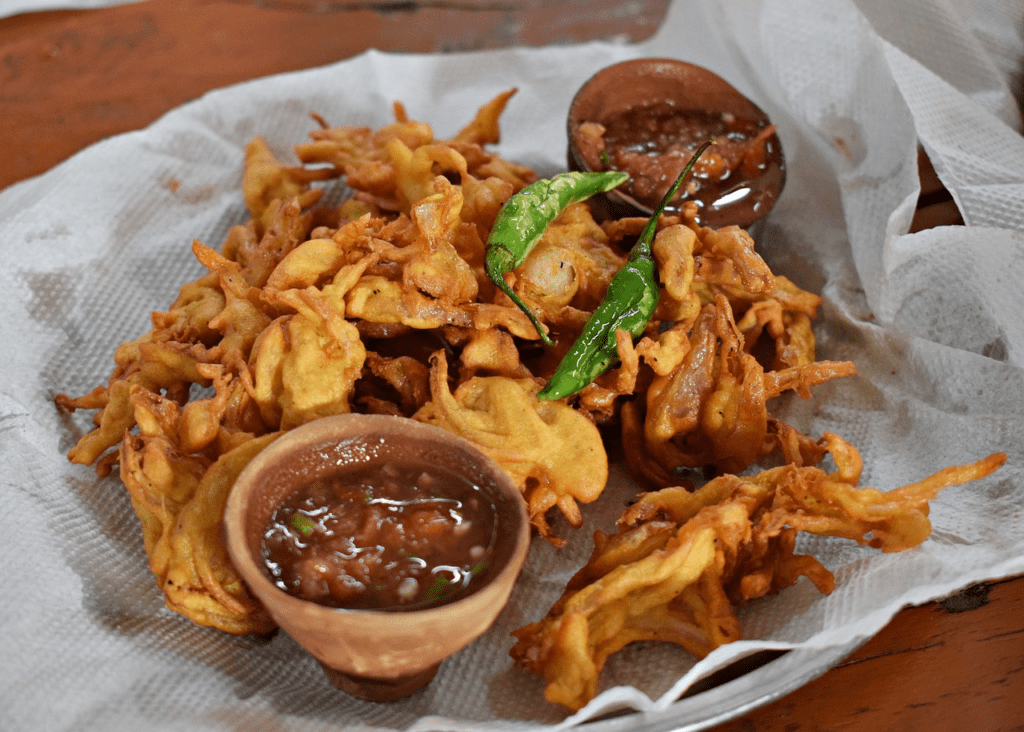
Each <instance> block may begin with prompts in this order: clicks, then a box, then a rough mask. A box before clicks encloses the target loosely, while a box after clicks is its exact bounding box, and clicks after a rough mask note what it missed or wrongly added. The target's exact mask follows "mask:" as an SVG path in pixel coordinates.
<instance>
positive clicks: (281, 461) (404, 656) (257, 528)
mask: <svg viewBox="0 0 1024 732" xmlns="http://www.w3.org/2000/svg"><path fill="white" fill-rule="evenodd" d="M394 463H402V464H410V463H411V464H414V465H415V464H422V465H424V466H432V467H436V466H442V467H445V468H448V469H450V470H453V471H455V472H457V473H459V474H461V475H463V476H465V477H466V478H468V479H469V480H470V481H471V482H473V483H474V484H475V485H477V486H478V487H479V488H480V490H481V491H483V492H485V493H486V494H487V495H488V496H489V497H490V498H491V499H492V501H493V503H494V506H495V509H496V512H497V515H496V518H497V521H498V527H499V529H498V530H499V532H500V533H499V535H498V536H499V538H498V541H497V542H496V545H495V548H494V551H493V553H492V555H491V557H490V560H489V569H488V573H487V575H484V576H483V577H481V579H482V580H483V582H482V584H481V585H480V586H479V587H478V588H477V589H476V590H475V591H474V592H472V593H471V594H468V595H466V596H464V597H462V598H460V599H456V600H453V601H451V602H449V603H448V604H440V605H436V606H428V607H425V608H420V609H409V610H363V609H358V610H352V609H337V608H333V607H329V606H326V605H321V604H318V603H315V602H311V601H307V600H303V599H300V598H298V597H295V596H293V595H290V594H288V593H287V592H285V591H284V590H282V589H280V588H278V587H277V586H276V585H275V584H274V583H273V581H272V580H271V577H270V574H269V572H268V571H267V569H266V568H265V564H264V559H263V554H262V539H263V532H264V530H265V527H266V526H267V524H268V522H269V521H270V520H271V517H272V515H273V513H274V510H275V509H276V508H277V507H278V505H280V504H281V503H282V501H283V500H284V499H285V498H286V497H288V496H289V495H291V494H292V493H293V492H294V491H296V490H297V489H299V488H300V487H302V486H303V485H305V484H308V483H309V482H311V481H313V480H316V479H317V478H322V477H325V476H328V475H337V474H338V473H339V472H341V473H342V474H343V473H344V471H345V469H346V468H347V467H353V466H367V465H375V464H381V465H385V464H394ZM224 528H225V531H226V535H227V546H228V552H229V555H230V557H231V560H232V562H233V563H234V565H235V567H236V568H237V570H238V572H239V573H240V574H241V575H242V578H243V580H244V581H245V583H246V584H247V585H248V587H249V588H250V590H251V591H252V592H253V593H254V594H255V595H256V597H257V598H259V600H260V601H261V602H262V603H263V604H264V606H265V607H266V608H267V610H268V612H269V613H270V615H271V616H272V617H273V618H274V620H275V621H276V622H277V623H278V625H280V626H281V628H282V629H283V630H284V631H285V632H287V633H288V635H290V636H291V637H292V638H293V639H295V641H297V642H298V643H299V644H300V645H301V646H302V647H303V648H305V649H306V650H307V651H308V652H309V653H310V654H311V655H312V656H313V657H314V658H316V659H317V660H318V661H319V662H320V664H321V666H322V667H323V669H324V672H325V673H326V675H327V677H328V679H329V680H330V681H331V682H332V683H333V684H334V685H335V686H337V687H338V688H340V689H342V690H343V691H346V692H348V693H349V694H352V695H353V696H356V697H360V698H363V699H371V700H375V701H384V700H389V699H399V698H402V697H405V696H408V695H410V694H412V693H414V692H415V691H417V690H419V689H420V688H422V687H424V686H425V685H426V684H428V683H429V682H430V680H431V679H432V678H433V677H434V674H435V673H436V671H437V669H438V666H439V665H440V663H441V661H442V660H444V659H445V658H447V657H448V656H450V655H452V654H453V653H455V652H456V651H458V650H459V649H461V648H463V647H464V646H466V645H468V644H469V643H470V642H472V641H473V640H474V639H476V638H477V637H479V636H480V635H481V634H483V633H484V631H486V630H487V628H488V627H490V625H491V624H492V623H493V622H494V620H495V618H496V617H497V615H498V613H499V612H500V611H501V609H502V608H503V607H504V605H505V604H506V602H507V600H508V597H509V594H510V593H511V591H512V586H513V584H514V583H515V581H516V578H517V577H518V575H519V572H520V570H521V569H522V566H523V562H524V561H525V559H526V554H527V549H528V546H529V541H530V527H529V521H528V518H527V513H526V507H525V502H524V501H523V499H522V496H521V495H520V493H519V490H518V488H517V486H516V485H515V484H514V483H513V482H512V480H511V478H509V476H508V474H507V473H505V472H504V471H503V470H502V469H501V468H500V467H498V465H497V464H496V463H495V462H494V461H493V460H491V459H490V458H488V457H487V456H485V455H484V454H483V453H482V452H480V450H478V449H477V448H476V447H475V446H474V445H472V444H471V443H469V442H468V441H466V440H464V439H462V438H461V437H458V436H456V435H453V434H451V433H449V432H446V431H444V430H442V429H440V428H438V427H434V426H432V425H427V424H423V423H420V422H415V421H413V420H410V419H405V418H401V417H389V416H380V415H355V414H345V415H339V416H334V417H324V418H322V419H318V420H315V421H313V422H310V423H308V424H305V425H302V426H300V427H297V428H295V429H294V430H291V431H289V432H287V433H285V434H284V435H282V436H281V437H280V438H278V439H277V440H276V441H274V442H273V443H271V444H270V445H269V446H268V447H267V448H265V449H264V450H263V451H262V452H261V453H259V454H258V455H257V456H256V458H255V459H254V460H253V461H252V462H251V463H250V464H249V465H248V466H247V467H246V468H245V470H243V471H242V473H241V475H239V477H238V479H237V481H236V482H235V485H234V487H233V489H232V491H231V494H230V495H229V497H228V501H227V506H226V510H225V515H224Z"/></svg>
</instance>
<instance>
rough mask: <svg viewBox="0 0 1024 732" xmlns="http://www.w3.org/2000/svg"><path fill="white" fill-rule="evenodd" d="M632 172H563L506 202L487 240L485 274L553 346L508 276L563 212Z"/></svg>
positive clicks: (612, 186)
mask: <svg viewBox="0 0 1024 732" xmlns="http://www.w3.org/2000/svg"><path fill="white" fill-rule="evenodd" d="M627 178H629V174H628V173H623V172H619V171H610V172H604V173H592V172H582V173H579V172H573V173H559V174H558V175H556V176H554V177H552V178H546V179H542V180H538V181H536V182H534V183H531V184H530V185H528V186H526V187H525V188H523V189H522V190H521V191H519V192H518V193H516V194H515V195H514V196H512V198H510V199H509V200H508V201H506V202H505V205H504V206H502V208H501V210H500V211H499V212H498V217H497V218H496V219H495V221H494V226H493V227H491V233H490V235H489V236H488V237H487V250H486V253H485V254H484V271H486V272H487V276H488V277H490V278H491V280H493V281H494V284H495V285H497V286H498V289H499V290H501V291H502V292H504V293H505V294H506V295H508V296H509V297H510V298H511V299H512V302H514V303H515V304H516V305H518V306H519V309H520V310H522V311H523V312H524V313H526V316H527V317H528V318H529V319H530V322H531V323H533V327H534V328H536V329H537V333H538V334H540V337H541V340H542V341H544V342H545V343H547V344H548V345H551V339H550V338H549V337H548V334H547V332H546V331H545V330H544V326H543V325H541V323H540V321H539V320H538V319H537V316H536V315H534V313H533V312H532V311H531V310H530V308H529V307H527V305H526V303H525V302H523V301H522V299H521V298H520V297H519V295H517V294H516V293H515V292H513V291H512V288H511V287H509V286H508V283H506V282H505V274H506V273H508V272H511V271H512V270H514V269H516V268H517V267H519V266H520V265H522V263H523V262H525V261H526V257H527V256H529V254H530V252H531V251H533V248H534V247H535V246H537V242H538V241H540V238H541V236H543V235H544V230H545V229H547V226H548V224H549V223H551V222H552V221H553V220H554V219H555V218H556V217H557V216H558V215H559V214H560V213H562V211H564V210H565V209H566V208H567V207H568V206H570V205H571V204H574V203H579V202H581V201H585V200H587V199H588V198H590V197H591V196H594V195H596V194H598V193H605V192H607V191H610V190H611V189H612V188H614V187H615V186H617V185H619V184H621V183H623V182H625V180H626V179H627Z"/></svg>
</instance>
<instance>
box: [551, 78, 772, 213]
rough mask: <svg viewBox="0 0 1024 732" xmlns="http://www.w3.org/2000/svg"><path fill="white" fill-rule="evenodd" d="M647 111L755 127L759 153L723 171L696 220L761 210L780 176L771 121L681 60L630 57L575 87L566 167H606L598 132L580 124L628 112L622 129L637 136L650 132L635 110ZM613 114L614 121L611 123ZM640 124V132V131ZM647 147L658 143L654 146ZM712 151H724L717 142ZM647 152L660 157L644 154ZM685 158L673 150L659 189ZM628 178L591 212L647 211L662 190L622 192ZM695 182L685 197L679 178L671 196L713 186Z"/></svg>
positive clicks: (769, 203) (675, 207) (606, 122)
mask: <svg viewBox="0 0 1024 732" xmlns="http://www.w3.org/2000/svg"><path fill="white" fill-rule="evenodd" d="M644 110H647V111H644ZM650 110H658V111H659V114H661V119H663V120H664V119H665V118H666V116H671V117H676V118H677V119H679V120H682V119H696V118H701V119H703V120H705V121H707V120H723V121H728V122H729V124H731V125H738V126H743V127H744V128H746V129H748V130H751V129H759V130H761V131H762V132H763V134H761V135H760V137H759V138H758V143H757V145H759V146H760V145H763V151H762V152H759V153H758V154H757V156H756V158H750V159H748V160H747V162H745V163H744V167H743V169H742V170H741V169H740V168H735V169H733V172H732V174H731V176H730V177H729V178H726V181H725V182H724V183H723V184H722V186H721V190H719V191H718V193H716V194H714V197H712V198H711V200H707V201H701V202H700V203H699V206H700V207H699V208H698V222H699V223H701V224H702V225H705V226H711V227H713V228H721V227H723V226H727V225H730V224H735V225H737V226H741V227H743V228H746V229H749V228H750V227H751V225H753V224H754V223H755V222H758V221H760V220H761V219H763V218H764V217H765V216H767V215H768V212H769V211H771V209H772V207H773V206H774V205H775V202H776V200H777V199H778V197H779V195H780V194H781V193H782V188H783V185H784V184H785V181H786V165H785V160H784V158H783V154H782V144H781V142H780V141H779V137H778V135H777V134H775V132H774V129H773V128H772V127H771V121H770V120H769V119H768V116H767V115H766V114H765V113H764V112H763V111H762V110H761V109H760V108H759V107H758V106H757V105H756V104H754V103H753V102H752V101H750V100H749V99H747V98H746V97H745V96H743V95H742V94H740V92H738V91H737V90H736V89H735V88H733V86H732V85H730V84H729V83H728V82H726V81H725V80H724V79H722V78H721V77H719V76H717V75H716V74H714V73H712V72H711V71H708V70H707V69H704V68H701V67H700V66H695V65H693V64H689V63H686V62H684V61H677V60H675V59H668V58H643V59H635V60H632V61H624V62H622V63H618V64H614V65H612V66H609V67H607V68H604V69H602V70H601V71H598V72H597V73H596V74H594V75H593V76H592V77H591V78H590V79H589V80H588V81H587V82H586V83H585V84H584V85H583V86H582V87H581V88H580V90H579V91H578V92H577V93H576V96H575V97H574V98H573V101H572V104H571V106H570V108H569V116H568V125H567V132H568V138H569V149H568V164H569V168H570V169H571V170H607V169H608V166H607V164H606V163H605V162H604V161H603V160H602V158H601V153H602V149H603V145H604V138H603V137H600V141H599V140H597V139H595V136H594V134H593V130H594V128H593V126H592V125H590V124H588V123H596V124H598V125H601V126H602V127H611V126H618V128H619V129H620V130H622V129H623V124H624V123H623V122H622V121H621V120H622V119H623V115H631V117H630V122H629V123H628V127H627V128H628V129H631V130H633V132H631V133H630V134H631V135H633V136H634V137H635V138H636V139H644V137H645V135H649V134H651V133H650V132H649V129H648V128H647V127H645V123H643V122H641V121H640V120H639V119H638V118H637V115H638V114H648V113H649V111H650ZM616 119H618V120H619V121H617V122H616ZM649 119H650V118H649V117H648V123H649ZM669 124H670V123H669ZM641 129H644V130H646V131H644V132H640V131H639V130H641ZM647 141H649V140H647ZM595 143H596V144H595ZM655 147H656V148H657V149H659V150H660V149H661V147H660V146H655ZM693 147H696V144H694V145H693ZM716 147H717V146H713V147H712V148H710V149H709V150H708V151H707V152H706V153H705V154H704V156H702V161H703V160H704V159H705V158H707V157H708V155H709V154H713V153H715V148H716ZM720 149H722V150H723V151H724V148H720ZM648 157H655V158H658V157H662V156H659V155H656V154H653V153H649V154H648ZM688 159H689V153H687V154H686V155H685V157H680V155H679V154H678V153H677V154H676V156H675V158H674V160H673V161H672V164H673V165H675V166H676V169H675V171H676V172H673V173H672V175H671V176H669V177H665V178H663V180H664V181H665V183H664V190H667V189H668V186H669V184H670V183H671V181H672V180H674V178H675V176H676V175H678V172H677V171H678V170H681V169H682V167H683V165H684V164H685V163H686V161H687V160H688ZM643 162H644V163H646V161H643ZM700 165H701V163H700V162H699V163H698V167H696V168H695V169H694V171H693V172H691V178H693V177H694V175H695V174H696V173H697V172H698V171H699V168H700ZM625 170H626V171H627V172H629V173H630V174H631V176H633V177H634V178H637V179H640V178H642V177H643V175H644V174H645V172H643V171H640V170H639V169H635V170H631V169H630V168H629V167H626V168H625ZM646 172H647V173H649V172H650V171H646ZM638 173H639V176H638ZM698 182H699V181H698ZM631 184H632V181H627V183H626V184H623V186H620V187H619V188H616V189H615V190H613V191H611V192H609V193H607V194H603V195H602V196H598V197H595V199H592V201H593V205H595V213H596V215H597V216H598V217H599V218H622V217H629V216H650V215H651V214H652V213H653V211H654V209H655V208H656V207H657V205H658V202H659V201H660V198H661V195H663V194H661V193H659V194H658V195H657V196H652V195H648V197H647V199H645V200H639V199H638V198H636V197H634V196H632V195H629V193H627V192H626V188H627V187H628V186H630V185H631ZM702 185H703V186H704V189H703V193H695V194H693V195H692V196H691V195H690V194H687V193H685V191H686V189H687V186H686V184H685V183H684V186H683V189H682V190H683V191H684V193H683V196H682V197H681V198H678V199H677V201H682V202H685V201H686V200H695V201H696V200H699V199H701V198H708V197H711V196H712V189H713V188H717V187H718V186H715V185H714V184H713V183H712V182H711V181H708V182H707V183H702ZM679 208H680V203H674V204H673V205H672V206H670V207H669V208H668V209H667V210H668V211H670V212H671V211H673V210H676V211H678V210H679Z"/></svg>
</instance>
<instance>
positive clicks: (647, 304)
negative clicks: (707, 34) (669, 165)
mask: <svg viewBox="0 0 1024 732" xmlns="http://www.w3.org/2000/svg"><path fill="white" fill-rule="evenodd" d="M711 144H713V143H712V142H710V141H709V142H706V143H704V144H703V145H701V147H700V148H699V149H698V150H697V152H696V153H695V154H694V156H693V157H692V158H691V159H690V162H689V163H687V164H686V167H685V168H683V172H682V173H680V174H679V177H678V178H676V181H675V183H673V184H672V187H671V188H669V190H668V193H666V194H665V197H664V198H663V199H662V200H661V203H660V204H659V205H658V208H657V209H655V211H654V214H653V215H652V216H651V218H650V219H648V221H647V224H646V225H645V226H644V228H643V231H641V232H640V238H639V239H638V240H637V242H636V244H634V245H633V248H632V249H631V250H630V252H629V258H628V259H627V260H626V264H625V265H624V266H623V267H622V269H620V270H619V271H618V272H616V273H615V276H614V277H612V280H611V282H609V283H608V290H607V291H606V292H605V295H604V298H603V299H602V300H601V303H600V304H599V305H598V306H597V309H596V310H594V312H593V313H591V315H590V317H589V318H588V319H587V322H586V324H585V325H584V326H583V331H582V332H581V333H580V335H579V338H577V339H576V342H575V343H573V345H572V348H570V349H569V351H568V353H566V354H565V356H563V357H562V360H561V362H560V363H559V364H558V368H557V369H555V373H554V374H553V375H552V376H551V379H550V380H549V381H548V383H547V385H546V386H545V387H544V388H543V389H542V390H541V391H540V393H539V394H537V398H538V399H561V398H563V397H568V396H572V395H573V394H575V393H577V392H578V391H580V390H581V389H583V388H584V387H585V386H587V384H589V383H590V382H592V381H593V380H594V379H596V378H597V377H598V376H600V375H601V374H603V373H604V372H605V371H607V370H608V368H609V367H611V365H612V364H613V363H615V362H616V361H617V360H618V348H617V346H616V342H615V333H616V332H617V331H619V330H625V331H628V332H629V333H630V334H631V335H632V336H633V337H634V338H636V337H637V336H638V335H640V334H641V333H643V332H644V329H645V328H646V327H647V324H648V323H649V322H650V321H651V317H652V316H653V315H654V311H655V309H656V308H657V307H658V269H657V263H656V262H655V261H654V253H653V251H652V250H651V242H653V241H654V233H655V231H657V228H658V221H659V219H660V218H661V215H662V214H663V213H664V212H665V207H666V206H667V205H668V203H669V201H671V200H672V198H673V197H674V196H675V195H676V191H678V190H679V186H681V185H682V183H683V179H684V178H686V175H687V174H688V173H689V172H690V169H691V168H693V165H694V163H696V162H697V158H699V157H700V156H701V154H702V153H703V152H704V151H705V150H707V148H708V146H709V145H711Z"/></svg>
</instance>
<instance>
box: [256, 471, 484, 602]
mask: <svg viewBox="0 0 1024 732" xmlns="http://www.w3.org/2000/svg"><path fill="white" fill-rule="evenodd" d="M497 528H498V527H497V525H496V518H495V507H494V504H493V502H492V501H491V499H490V498H489V497H488V496H487V495H486V493H484V492H483V491H482V490H480V489H479V487H477V486H475V485H473V484H472V483H471V482H469V481H467V480H466V479H465V478H464V477H463V476H461V475H458V474H456V473H453V472H449V471H447V470H445V469H442V468H440V467H436V466H432V467H429V468H426V469H424V468H423V467H421V466H412V465H400V464H399V465H384V466H370V467H364V468H357V469H354V470H353V469H347V470H346V471H345V472H344V473H342V474H339V475H334V476H327V477H324V478H321V479H318V480H315V481H312V482H310V483H308V484H306V485H305V486H303V487H302V488H300V489H299V490H298V491H296V492H295V493H293V494H292V495H291V496H290V497H289V498H288V499H287V500H286V501H284V502H283V503H282V504H281V505H280V506H279V507H278V508H277V509H276V511H275V512H274V514H273V516H272V517H271V520H270V522H269V524H268V526H267V527H266V530H265V532H264V537H263V556H264V562H265V565H266V568H267V571H268V572H269V573H270V576H271V578H272V579H273V581H274V583H275V584H276V585H277V586H278V587H280V588H281V589H282V590H284V591H285V592H288V593H289V594H291V595H295V596H296V597H301V598H303V599H306V600H311V601H313V602H317V603H320V604H322V605H328V606H331V607H339V608H354V609H412V608H416V607H422V606H425V605H434V604H442V603H446V602H451V601H452V600H455V599H458V598H460V597H463V596H465V595H466V594H468V593H469V592H471V591H472V590H473V589H474V588H475V587H476V586H477V585H479V584H480V583H481V578H482V577H483V576H484V575H485V574H486V572H487V566H488V561H489V559H490V557H491V553H492V550H493V548H494V543H495V539H496V536H497Z"/></svg>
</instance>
